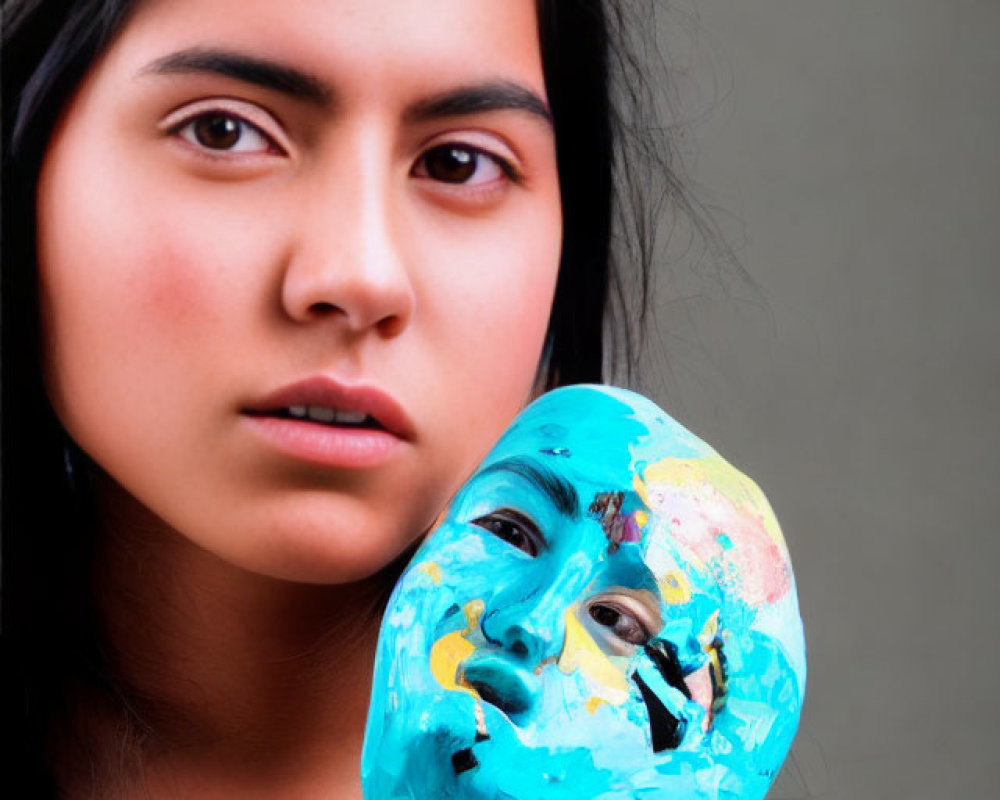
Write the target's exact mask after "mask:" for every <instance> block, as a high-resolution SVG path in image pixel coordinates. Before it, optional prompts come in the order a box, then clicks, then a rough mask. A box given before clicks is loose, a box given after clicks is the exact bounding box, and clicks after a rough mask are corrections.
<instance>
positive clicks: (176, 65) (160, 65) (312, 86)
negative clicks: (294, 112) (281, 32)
mask: <svg viewBox="0 0 1000 800" xmlns="http://www.w3.org/2000/svg"><path fill="white" fill-rule="evenodd" d="M142 71H143V72H152V73H155V74H158V75H175V74H184V73H192V72H207V73H211V74H213V75H222V76H224V77H227V78H235V79H236V80H238V81H243V82H244V83H252V84H254V85H256V86H262V87H264V88H265V89H273V90H274V91H276V92H281V93H282V94H286V95H289V96H290V97H294V98H296V99H298V100H305V101H307V102H309V103H312V104H313V105H317V106H321V107H326V106H329V105H331V103H332V102H333V92H332V91H331V89H330V87H329V86H327V85H326V84H325V83H323V82H322V81H321V80H319V79H318V78H316V77H314V76H313V75H309V74H308V73H306V72H302V71H301V70H297V69H295V68H293V67H289V66H287V65H285V64H279V63H277V62H275V61H268V60H266V59H262V58H255V57H253V56H248V55H244V54H242V53H236V52H232V51H229V50H216V49H209V48H202V47H193V48H190V49H188V50H180V51H178V52H176V53H171V54H170V55H168V56H164V57H163V58H159V59H157V60H156V61H154V62H153V63H152V64H150V65H149V66H147V67H145V68H144V69H143V70H142Z"/></svg>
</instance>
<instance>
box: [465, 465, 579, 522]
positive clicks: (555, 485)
mask: <svg viewBox="0 0 1000 800" xmlns="http://www.w3.org/2000/svg"><path fill="white" fill-rule="evenodd" d="M493 472H513V473H514V474H515V475H518V476H520V477H522V478H524V479H525V480H526V481H528V482H529V483H530V484H531V485H532V486H534V487H535V488H536V489H538V490H539V491H540V492H542V494H544V495H545V496H546V497H548V498H549V500H551V501H552V505H554V506H555V507H556V510H557V511H559V513H561V514H564V515H566V516H567V517H574V518H575V517H578V516H579V514H580V498H579V496H578V495H577V493H576V489H575V488H574V486H573V484H572V483H570V482H569V481H567V480H566V479H565V478H564V477H562V476H561V475H559V474H557V473H555V472H553V471H552V470H551V469H549V468H548V467H546V466H545V465H544V464H541V463H539V462H537V461H535V460H534V459H532V458H526V457H523V456H514V457H512V458H505V459H503V460H502V461H498V462H497V463H495V464H490V465H489V466H488V467H487V468H486V469H484V470H483V471H482V472H480V473H479V474H480V475H489V474H491V473H493Z"/></svg>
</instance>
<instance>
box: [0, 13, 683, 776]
mask: <svg viewBox="0 0 1000 800" xmlns="http://www.w3.org/2000/svg"><path fill="white" fill-rule="evenodd" d="M134 5H135V2H134V0H75V1H74V0H7V1H6V2H4V5H3V24H4V30H3V49H2V64H0V68H2V75H3V106H2V129H3V148H4V151H3V157H4V161H3V175H2V178H3V204H2V232H3V237H2V273H0V301H2V307H0V344H2V350H0V369H2V375H0V387H2V396H0V403H2V404H0V408H2V424H0V448H2V466H0V469H2V472H0V476H2V487H0V491H2V495H0V497H2V507H0V521H2V534H3V535H2V546H3V553H2V556H3V558H2V569H3V573H2V601H3V604H2V634H3V636H2V638H3V643H2V646H3V650H4V652H3V668H4V671H5V674H4V675H3V677H2V681H3V687H2V688H3V702H4V707H3V714H4V719H5V721H6V723H7V725H6V727H8V729H9V732H10V733H12V734H13V736H8V737H6V741H7V742H12V741H14V742H17V743H19V744H20V746H21V748H22V751H20V752H19V751H18V750H17V749H16V748H13V747H11V746H10V745H7V746H5V748H4V753H5V759H9V763H10V765H15V764H16V765H17V771H18V772H19V773H21V774H24V772H25V770H27V771H32V770H34V773H35V774H33V775H31V776H30V780H31V784H30V785H33V786H36V787H42V786H43V781H45V780H46V778H45V770H44V768H43V764H44V756H43V755H42V754H43V750H44V742H45V737H46V732H47V727H48V724H49V723H48V721H49V720H51V719H54V718H58V717H59V715H60V714H61V713H62V709H61V707H60V704H61V703H62V702H64V700H65V698H66V697H67V696H68V694H69V689H68V683H67V682H68V681H75V682H79V681H85V682H89V683H91V684H93V685H96V686H97V687H98V688H100V690H101V691H103V692H105V693H107V694H111V695H113V694H114V691H115V689H114V686H113V685H112V682H111V681H110V680H109V679H108V677H107V674H106V670H105V669H104V666H103V662H102V655H101V650H100V644H99V642H100V637H99V635H98V633H97V631H98V626H97V622H96V615H95V614H94V613H93V610H92V609H91V608H90V606H89V604H88V601H87V598H88V597H89V596H90V592H89V589H88V586H87V581H88V580H89V576H88V567H87V565H88V564H89V563H90V561H91V559H90V553H89V548H90V542H91V537H90V536H89V529H88V523H87V522H86V520H88V519H89V518H90V516H91V515H89V514H88V512H87V509H86V508H85V507H82V505H81V503H82V502H84V501H81V499H80V498H81V497H84V498H85V497H86V496H87V493H86V492H81V491H79V486H76V487H75V488H74V486H73V485H72V484H73V482H74V481H76V482H80V481H85V480H86V479H87V470H86V469H81V468H80V464H82V463H84V462H85V461H86V456H85V455H84V454H83V453H82V452H80V451H79V450H78V449H77V448H76V447H75V445H74V444H73V443H72V441H71V440H70V439H69V437H68V436H67V435H66V433H65V432H64V430H63V429H62V427H61V425H60V424H59V422H58V420H57V419H56V416H55V414H54V412H53V411H52V408H51V406H50V404H49V402H48V400H47V397H46V393H45V388H44V385H43V379H42V374H41V348H40V332H39V319H38V295H37V278H36V252H35V249H36V242H35V233H34V231H35V205H34V198H35V190H36V182H37V178H38V173H39V170H40V167H41V164H42V160H43V158H44V155H45V152H46V147H47V145H48V141H49V138H50V136H51V134H52V131H53V128H54V126H55V124H56V122H57V120H58V118H59V115H60V113H61V112H62V110H63V108H64V107H65V106H66V104H67V102H68V101H69V99H70V98H71V96H72V95H73V93H74V91H75V89H76V88H77V86H78V84H79V82H80V81H81V79H82V78H83V76H84V75H85V73H86V72H87V70H88V69H89V68H90V66H91V65H92V64H93V63H94V61H95V60H96V59H97V58H98V57H99V56H100V54H101V53H102V52H103V50H104V49H105V48H106V46H107V45H108V44H109V42H110V41H111V40H112V38H113V37H114V36H115V34H116V32H117V31H118V30H120V28H121V27H122V25H123V24H124V22H125V20H126V19H127V17H128V15H129V13H130V11H131V9H132V8H133V7H134ZM537 10H538V26H539V40H540V43H541V50H542V60H543V69H544V74H545V85H546V91H547V94H548V98H549V102H550V105H551V109H552V114H553V117H554V122H555V135H556V147H557V162H558V170H559V181H560V189H561V195H562V203H563V219H564V223H563V251H562V260H561V263H560V269H559V276H558V281H557V287H556V292H555V299H554V302H553V308H552V313H551V317H550V323H549V329H548V333H547V336H546V341H545V346H544V351H543V356H542V361H541V364H540V366H539V380H540V383H541V385H543V386H545V387H547V388H551V387H554V386H558V385H566V384H571V383H578V382H600V380H601V378H602V375H603V374H604V372H605V371H606V369H607V366H608V363H609V361H610V360H612V358H611V357H612V356H616V355H618V354H622V355H623V356H624V359H625V362H626V363H627V364H631V358H632V357H633V356H634V352H635V348H634V341H633V340H634V337H635V332H636V331H637V330H638V329H639V327H640V325H641V322H642V320H643V318H644V317H645V314H646V308H647V296H648V287H649V275H650V269H651V258H652V256H651V254H652V252H653V250H654V247H653V244H652V242H651V241H650V238H651V237H650V226H649V219H650V218H651V215H653V214H655V213H658V212H659V210H660V203H661V201H662V195H663V193H664V192H667V193H669V192H672V191H674V190H675V189H676V188H677V186H676V179H675V177H674V176H673V175H672V174H671V173H670V172H669V169H667V166H668V165H667V162H666V161H665V160H664V158H665V154H666V153H667V151H666V150H664V149H658V147H659V145H657V144H655V142H659V141H660V140H659V139H657V138H656V137H655V136H652V137H646V138H643V137H642V135H640V137H639V138H640V139H641V140H642V141H643V142H645V145H644V147H641V148H639V151H642V152H639V151H636V150H634V149H633V150H632V151H630V150H629V147H628V145H629V137H627V136H625V126H624V121H625V120H626V119H633V120H634V119H636V117H635V116H634V114H633V113H632V112H630V111H629V110H628V108H626V106H629V105H631V106H633V107H635V106H637V104H638V103H639V101H642V100H644V99H648V98H643V97H641V96H640V94H641V93H637V92H636V90H635V86H636V83H635V81H636V79H637V76H639V75H640V74H641V68H640V67H639V65H638V62H637V60H636V59H633V58H631V57H630V56H629V55H628V48H627V47H626V46H625V44H624V41H625V37H624V34H623V31H625V29H626V28H627V26H628V20H627V19H626V17H627V14H626V13H625V12H624V11H623V10H622V8H621V3H618V2H613V0H605V2H601V1H600V0H537ZM616 75H617V76H618V78H617V79H618V80H619V81H620V84H619V86H618V88H619V91H618V92H615V91H613V86H614V81H615V76H616ZM622 89H624V91H622ZM649 130H650V131H652V128H650V129H649ZM630 136H631V140H632V142H633V143H634V141H635V130H634V129H633V130H632V131H631V134H630ZM654 140H655V141H654ZM650 143H653V144H652V145H650ZM636 153H638V155H639V156H642V155H643V154H644V155H645V158H644V159H641V160H635V159H634V158H633V156H635V155H636ZM650 156H652V158H650ZM650 162H653V163H654V165H655V166H656V167H657V169H658V172H659V175H658V178H659V184H658V185H659V187H660V188H659V189H656V188H655V186H656V185H657V184H656V182H655V181H654V182H649V177H650V175H649V173H648V170H647V168H646V167H644V166H643V165H644V164H649V163H650ZM661 168H662V169H661ZM644 170H646V174H643V172H644ZM647 195H650V196H649V197H647ZM616 200H617V202H616ZM623 210H625V211H630V212H631V213H632V222H631V224H630V225H629V224H626V225H625V226H624V227H623V226H622V223H621V220H622V219H624V218H625V216H627V214H625V213H624V211H623ZM637 212H638V213H637ZM616 215H617V216H616ZM616 220H617V230H618V236H619V237H620V239H621V240H622V241H623V242H624V245H625V246H624V248H619V250H620V251H621V253H620V254H619V257H618V258H617V259H616V258H615V249H616V248H614V247H613V246H612V245H613V238H614V235H615V230H616ZM622 254H623V255H624V257H622ZM615 333H616V334H617V335H616V336H610V338H609V334H615ZM609 342H618V343H622V342H623V343H624V346H617V345H616V346H614V347H612V349H611V351H609V350H608V349H607V346H606V345H607V343H609ZM609 352H610V355H609ZM74 465H76V468H75V469H74ZM123 702H124V701H123ZM12 774H14V773H13V772H11V771H10V770H8V771H6V775H7V776H8V779H7V780H8V781H9V776H10V775H12ZM52 790H53V787H51V786H50V787H49V792H50V793H52ZM37 793H38V795H39V796H40V795H41V794H43V793H44V790H43V789H41V788H39V789H38V792H37Z"/></svg>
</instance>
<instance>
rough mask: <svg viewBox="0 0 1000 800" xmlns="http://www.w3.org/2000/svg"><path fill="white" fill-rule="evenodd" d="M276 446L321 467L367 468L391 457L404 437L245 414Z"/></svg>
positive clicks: (367, 430) (258, 430) (257, 431)
mask: <svg viewBox="0 0 1000 800" xmlns="http://www.w3.org/2000/svg"><path fill="white" fill-rule="evenodd" d="M243 418H244V419H245V420H246V421H247V424H248V425H250V427H251V428H253V430H254V431H255V432H256V433H257V434H258V435H259V436H261V437H262V438H263V439H264V440H266V441H267V442H268V443H269V444H270V445H271V446H272V447H274V448H275V449H276V450H278V451H279V452H280V453H283V454H284V455H286V456H290V457H291V458H293V459H296V460H297V461H305V462H307V463H309V464H315V465H317V466H321V467H332V468H340V469H365V468H370V467H377V466H380V465H382V464H384V463H386V462H387V461H388V460H389V459H391V458H392V457H393V456H394V455H395V454H396V452H397V451H398V450H399V448H400V447H402V445H403V440H402V439H400V438H399V437H398V436H396V435H394V434H392V433H389V432H388V431H384V430H378V429H373V428H346V427H337V426H335V425H322V424H320V423H316V422H304V421H300V420H296V419H285V418H282V417H258V416H250V415H244V417H243Z"/></svg>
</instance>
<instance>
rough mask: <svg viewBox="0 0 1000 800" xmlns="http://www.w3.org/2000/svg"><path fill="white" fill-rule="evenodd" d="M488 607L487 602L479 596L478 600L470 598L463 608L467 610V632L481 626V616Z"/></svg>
mask: <svg viewBox="0 0 1000 800" xmlns="http://www.w3.org/2000/svg"><path fill="white" fill-rule="evenodd" d="M485 609H486V603H484V602H483V601H482V600H479V599H478V598H477V599H476V600H470V601H469V602H468V603H466V604H465V606H464V607H463V608H462V611H464V612H465V624H466V625H467V626H468V627H466V629H465V632H466V633H471V632H472V631H474V630H476V628H478V627H479V618H480V617H481V616H482V615H483V611H484V610H485Z"/></svg>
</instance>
